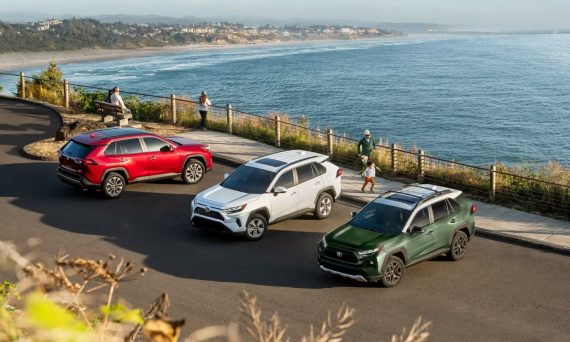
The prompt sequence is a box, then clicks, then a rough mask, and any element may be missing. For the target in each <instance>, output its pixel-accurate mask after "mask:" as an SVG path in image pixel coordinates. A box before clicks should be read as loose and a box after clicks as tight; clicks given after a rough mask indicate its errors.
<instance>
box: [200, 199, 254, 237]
mask: <svg viewBox="0 0 570 342" xmlns="http://www.w3.org/2000/svg"><path fill="white" fill-rule="evenodd" d="M191 208H192V209H191V210H192V214H191V216H190V223H191V224H192V225H193V226H196V227H200V228H204V229H207V230H211V231H216V232H220V233H232V234H243V233H245V224H246V223H247V219H248V216H249V213H241V212H240V213H235V214H226V213H225V212H224V211H222V210H219V209H217V208H210V207H207V206H205V205H202V204H197V205H196V206H194V205H192V206H191Z"/></svg>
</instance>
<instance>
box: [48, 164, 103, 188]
mask: <svg viewBox="0 0 570 342" xmlns="http://www.w3.org/2000/svg"><path fill="white" fill-rule="evenodd" d="M57 176H58V177H59V179H61V181H63V182H65V183H67V184H71V185H74V186H78V187H80V188H90V187H98V186H99V184H95V183H92V182H90V181H89V180H88V179H87V178H85V177H84V176H82V175H80V174H77V173H75V172H72V171H69V170H68V169H66V168H63V167H61V166H60V167H58V168H57Z"/></svg>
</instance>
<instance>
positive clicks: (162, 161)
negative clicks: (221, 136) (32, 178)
mask: <svg viewBox="0 0 570 342" xmlns="http://www.w3.org/2000/svg"><path fill="white" fill-rule="evenodd" d="M211 168H212V154H211V153H210V147H208V145H204V144H200V143H196V142H194V141H192V140H189V139H186V138H182V137H170V138H167V139H165V138H162V137H159V136H157V135H154V134H151V133H149V132H146V131H143V130H140V129H135V128H107V129H101V130H96V131H92V132H89V133H83V134H80V135H77V136H75V137H73V138H72V139H71V140H70V141H69V142H68V143H67V144H65V145H64V146H63V147H62V148H61V149H60V150H59V167H58V168H57V175H58V176H59V178H60V179H61V180H62V181H64V182H66V183H69V184H72V185H75V186H79V187H81V188H100V189H101V192H103V194H104V195H105V196H106V197H108V198H117V197H119V196H121V194H122V193H123V190H124V189H125V186H126V185H127V184H128V183H135V182H144V181H151V180H157V179H164V178H174V177H181V178H182V180H183V181H184V183H187V184H195V183H198V182H199V181H200V180H201V179H202V177H204V174H205V173H206V171H209V170H210V169H211Z"/></svg>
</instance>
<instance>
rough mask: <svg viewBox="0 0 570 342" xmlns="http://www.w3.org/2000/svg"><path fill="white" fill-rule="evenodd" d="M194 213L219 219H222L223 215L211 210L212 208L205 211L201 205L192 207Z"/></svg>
mask: <svg viewBox="0 0 570 342" xmlns="http://www.w3.org/2000/svg"><path fill="white" fill-rule="evenodd" d="M194 214H198V215H202V216H206V217H211V218H213V219H216V220H220V221H223V220H224V217H223V216H222V214H220V213H219V212H217V211H212V210H210V211H206V210H205V209H204V208H202V207H196V209H194Z"/></svg>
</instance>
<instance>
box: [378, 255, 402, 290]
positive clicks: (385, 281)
mask: <svg viewBox="0 0 570 342" xmlns="http://www.w3.org/2000/svg"><path fill="white" fill-rule="evenodd" d="M403 276H404V262H403V261H402V259H400V258H398V257H397V256H390V257H389V258H388V261H387V262H386V264H385V265H384V269H383V270H382V280H381V282H382V285H384V286H385V287H393V286H396V285H398V283H399V282H400V280H402V277H403Z"/></svg>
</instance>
